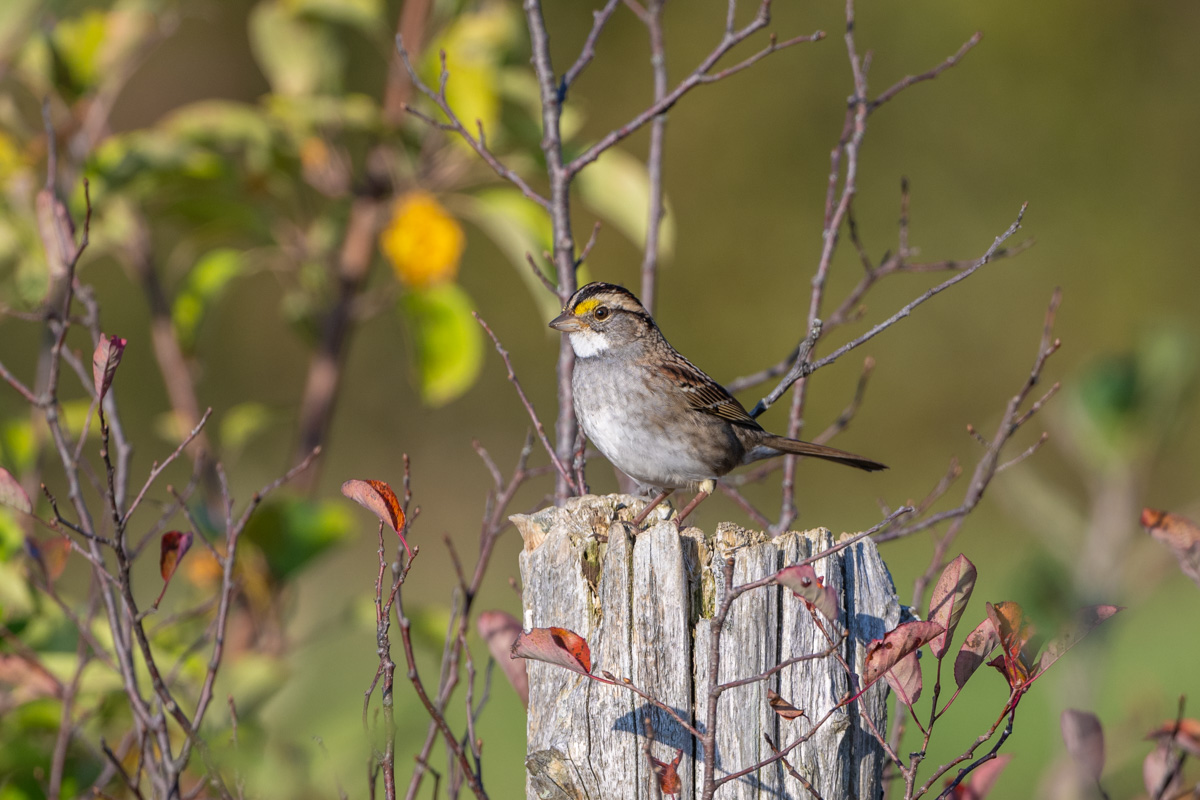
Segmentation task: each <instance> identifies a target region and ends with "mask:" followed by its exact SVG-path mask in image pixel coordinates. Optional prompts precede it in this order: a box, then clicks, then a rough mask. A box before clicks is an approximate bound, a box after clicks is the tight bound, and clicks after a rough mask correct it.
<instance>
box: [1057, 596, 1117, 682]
mask: <svg viewBox="0 0 1200 800" xmlns="http://www.w3.org/2000/svg"><path fill="white" fill-rule="evenodd" d="M1122 610H1123V606H1088V607H1087V608H1084V609H1081V610H1080V611H1079V612H1077V613H1076V615H1075V620H1074V621H1073V622H1072V623H1071V625H1070V627H1068V628H1067V630H1065V631H1064V632H1063V633H1060V634H1059V635H1058V636H1056V637H1054V638H1053V639H1051V640H1050V642H1049V643H1048V644H1047V645H1046V651H1045V652H1044V653H1042V657H1041V659H1040V660H1039V661H1038V668H1037V674H1038V675H1040V674H1041V673H1043V672H1045V671H1046V669H1047V668H1048V667H1049V666H1050V665H1051V664H1053V663H1054V662H1055V661H1058V659H1059V658H1061V657H1062V654H1063V653H1065V652H1067V651H1068V650H1070V649H1071V648H1072V647H1074V646H1075V645H1076V644H1078V643H1079V640H1080V639H1082V638H1083V637H1085V636H1087V635H1088V634H1089V633H1091V632H1092V629H1093V628H1095V627H1096V626H1097V625H1099V624H1100V623H1101V622H1104V620H1106V619H1108V618H1109V617H1111V616H1112V615H1113V614H1116V613H1117V612H1118V611H1122Z"/></svg>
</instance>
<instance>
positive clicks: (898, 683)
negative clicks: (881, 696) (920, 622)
mask: <svg viewBox="0 0 1200 800" xmlns="http://www.w3.org/2000/svg"><path fill="white" fill-rule="evenodd" d="M883 678H884V680H886V681H887V682H888V686H890V687H892V691H893V692H895V693H896V696H897V697H899V698H900V702H901V703H904V705H906V706H908V707H909V708H912V706H913V704H915V703H916V702H917V700H919V699H921V688H922V682H921V660H920V658H919V657H918V653H917V651H915V650H914V651H913V652H911V653H909V654H908V655H906V656H905V657H904V658H902V659H900V660H899V661H897V662H896V666H894V667H892V668H891V669H890V670H888V671H887V673H886V674H885V675H884V676H883Z"/></svg>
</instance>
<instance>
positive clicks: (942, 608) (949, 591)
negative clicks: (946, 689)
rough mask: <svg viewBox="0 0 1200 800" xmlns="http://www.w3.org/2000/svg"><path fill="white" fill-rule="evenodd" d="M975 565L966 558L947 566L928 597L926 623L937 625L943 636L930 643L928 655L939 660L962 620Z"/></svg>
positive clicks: (973, 579)
mask: <svg viewBox="0 0 1200 800" xmlns="http://www.w3.org/2000/svg"><path fill="white" fill-rule="evenodd" d="M975 577H976V571H975V565H974V564H972V563H971V562H970V561H969V560H968V559H967V557H966V556H964V555H961V554H960V555H959V556H958V558H956V559H954V560H953V561H951V562H950V563H949V564H947V565H946V569H945V570H943V571H942V577H940V578H939V579H938V582H937V585H936V586H934V587H933V594H931V595H930V597H929V619H930V620H931V621H933V622H936V623H938V624H940V625H941V626H942V627H944V628H945V629H946V632H945V633H944V634H942V635H941V636H938V637H937V638H936V639H934V640H933V641H932V642H930V643H929V651H930V652H931V653H933V654H934V656H936V657H937V658H941V657H942V656H944V655H945V654H946V651H947V650H949V649H950V640H951V639H952V638H954V629H955V628H957V627H958V622H959V620H960V619H961V618H962V614H963V611H964V610H965V609H966V607H967V602H968V601H969V600H970V599H971V592H972V591H973V590H974V589H975Z"/></svg>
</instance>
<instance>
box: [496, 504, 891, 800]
mask: <svg viewBox="0 0 1200 800" xmlns="http://www.w3.org/2000/svg"><path fill="white" fill-rule="evenodd" d="M644 503H645V501H644V500H641V499H637V498H633V497H631V496H628V495H607V496H603V497H597V496H591V495H589V496H586V497H579V498H574V499H572V500H570V501H568V502H567V504H566V506H564V507H561V508H547V509H545V510H543V511H540V512H538V513H536V514H532V515H518V516H514V517H513V518H512V519H513V521H514V523H515V524H516V526H517V529H518V530H519V531H520V532H521V536H522V538H523V539H524V542H525V548H524V551H523V552H522V554H521V579H522V582H523V585H524V589H523V603H524V611H525V625H526V627H530V626H533V627H546V626H559V627H564V628H569V629H571V630H573V631H575V632H576V633H578V634H579V635H581V636H583V637H584V638H586V639H587V640H588V643H589V645H590V647H591V652H592V664H593V672H595V673H597V674H598V673H599V672H600V671H601V670H604V671H607V672H611V673H613V674H614V675H616V676H617V677H618V678H628V679H630V680H631V681H632V683H633V684H634V685H636V686H638V687H640V688H641V689H643V690H645V691H646V692H648V693H649V694H650V695H651V696H653V697H654V698H655V699H657V700H658V701H660V702H662V703H664V704H666V705H669V706H671V707H672V708H673V709H675V710H676V711H677V712H678V713H679V714H680V716H682V717H683V718H684V719H685V720H687V721H688V722H689V723H690V724H692V725H693V726H696V727H699V728H700V729H701V730H703V728H702V722H703V720H704V719H705V714H706V704H707V701H708V697H707V688H706V687H707V686H708V670H709V667H708V664H709V651H710V649H711V647H710V645H711V638H710V637H711V624H712V622H711V620H712V616H713V614H714V612H715V609H716V608H717V607H718V604H719V603H720V602H721V600H722V596H723V594H724V587H725V573H726V570H728V569H730V568H732V570H733V585H734V586H737V585H739V584H743V583H746V582H749V581H754V580H758V579H760V578H765V577H767V576H769V575H772V574H774V573H775V572H777V571H778V570H779V569H781V568H783V567H785V566H788V565H790V564H795V563H797V562H798V561H800V560H802V559H804V558H807V557H808V556H810V555H812V554H814V553H819V552H821V551H823V550H825V549H827V548H828V547H830V546H832V545H833V544H834V543H835V542H834V539H833V537H832V535H831V534H830V533H829V531H827V530H824V529H817V530H813V531H807V532H803V533H801V532H789V533H786V534H784V535H782V536H779V537H777V538H775V539H771V538H769V537H767V536H766V535H764V534H762V533H759V532H756V531H749V530H745V529H743V528H739V527H737V526H735V525H731V524H728V523H722V524H721V525H719V526H718V528H717V531H716V533H715V534H713V535H706V534H705V533H704V532H702V531H700V530H699V529H697V528H688V529H685V530H684V531H682V532H680V531H677V530H676V528H675V524H674V523H673V522H670V521H661V520H660V521H658V522H655V523H653V524H652V525H651V526H650V527H648V528H647V529H645V530H643V531H641V532H638V533H637V534H636V535H634V531H633V529H632V527H631V526H630V525H629V524H628V520H629V519H631V518H632V517H633V516H634V515H636V514H637V512H638V511H640V510H641V508H642V507H643V506H644ZM813 566H814V568H815V569H816V571H817V574H818V575H820V576H822V577H823V578H824V580H825V581H826V583H827V584H828V585H830V586H832V587H833V588H834V589H835V590H836V591H837V593H838V595H839V597H840V598H841V605H842V616H841V620H842V624H846V625H848V636H847V638H846V640H845V641H844V642H843V643H842V655H843V656H844V657H845V659H846V661H847V663H848V664H850V665H851V666H852V667H854V669H855V671H856V672H858V671H859V670H860V669H861V665H862V658H863V654H864V651H865V648H866V644H867V642H869V641H870V640H872V639H875V638H879V637H881V636H883V634H884V633H885V632H886V631H888V630H890V629H892V628H894V627H895V626H896V624H897V623H898V621H899V616H900V608H899V604H898V602H897V600H896V593H895V589H894V588H893V586H892V582H891V577H890V576H889V574H888V572H887V568H886V567H885V566H884V564H883V562H882V561H881V560H880V558H879V555H878V552H877V551H876V549H875V545H874V544H873V543H872V542H870V541H869V540H866V539H864V540H862V541H860V542H857V543H855V544H854V545H851V546H850V547H848V548H846V549H845V550H842V551H840V552H838V553H836V554H834V555H832V556H829V557H827V558H824V559H821V560H820V561H818V562H816V563H815V564H814V565H813ZM828 648H829V641H828V640H827V639H826V638H825V636H824V634H822V633H821V631H820V630H819V629H818V628H817V626H816V625H815V624H814V622H813V619H812V616H811V613H810V612H809V610H808V609H807V608H806V607H805V605H804V603H803V602H802V601H801V600H799V599H798V598H795V597H794V596H793V595H792V594H791V592H789V591H786V590H781V589H780V588H779V587H778V586H773V585H772V586H766V587H763V588H760V589H756V590H753V591H750V592H748V593H746V594H745V595H744V596H742V597H741V598H739V599H738V600H737V601H736V602H735V603H734V604H733V606H732V608H731V610H730V613H729V617H728V619H727V621H726V625H725V629H724V633H723V635H722V639H721V653H720V661H719V663H720V667H719V673H720V680H721V681H722V682H728V681H732V680H737V679H741V678H746V677H750V676H754V675H757V674H759V673H762V672H764V671H765V670H767V669H769V668H770V667H772V666H775V665H778V664H779V663H780V662H782V661H784V660H786V659H789V658H793V657H795V656H798V655H804V654H810V653H820V652H823V651H825V650H827V649H828ZM528 667H529V719H528V727H527V735H528V754H529V755H528V757H527V760H526V766H527V768H528V780H527V784H526V792H527V797H528V798H541V799H542V800H550V799H552V798H553V799H558V798H565V799H569V800H577V799H581V798H587V799H588V800H601V799H603V800H624V799H626V798H628V799H629V800H633V799H634V798H654V797H657V796H658V795H657V793H656V790H655V789H654V787H653V782H654V777H653V773H652V772H651V769H650V765H649V764H648V763H647V762H646V759H645V756H644V754H643V752H642V747H643V741H644V739H643V737H644V736H645V724H644V721H643V720H644V718H645V715H646V714H647V713H649V714H650V716H651V721H652V725H653V729H654V733H655V743H654V744H653V746H652V752H653V754H654V756H655V758H657V759H659V760H660V761H670V760H671V758H673V757H674V755H675V753H676V751H677V750H680V749H682V750H683V752H684V757H683V761H682V763H681V764H680V767H679V775H680V778H681V779H682V784H683V785H682V791H681V793H680V795H679V797H680V798H684V799H685V800H691V798H694V797H698V796H699V793H700V790H699V786H698V784H699V783H700V782H701V780H702V776H703V766H702V765H701V763H700V757H701V754H702V751H701V748H700V746H699V744H698V743H697V742H696V741H695V740H694V737H693V736H692V735H691V734H690V733H689V732H688V731H687V729H686V728H684V727H683V726H682V725H680V724H679V723H678V722H677V721H675V720H673V719H671V717H670V716H669V715H667V714H666V713H665V712H663V711H661V710H659V709H657V708H654V707H653V706H651V705H649V704H648V703H646V702H645V701H644V700H642V699H641V698H639V697H637V696H636V695H634V694H633V693H632V692H630V691H629V690H627V689H625V688H623V687H620V686H611V685H606V684H603V683H599V682H596V681H592V680H589V679H587V678H585V677H583V676H581V675H578V674H576V673H572V672H569V671H568V670H565V669H562V668H560V667H556V666H553V665H550V664H545V663H541V662H533V661H531V662H529V664H528ZM768 689H770V690H773V691H775V692H778V693H779V695H781V696H782V697H783V698H784V699H785V700H787V701H788V702H790V703H792V704H793V705H794V706H796V707H798V708H802V709H804V711H805V716H803V717H799V718H797V719H794V720H787V719H783V718H781V717H780V716H778V715H777V714H776V713H775V712H774V711H772V710H771V708H770V706H769V705H768V703H767V690H768ZM849 690H850V679H849V677H848V676H847V675H846V672H845V670H844V669H843V668H842V666H841V665H840V664H839V663H838V661H837V660H836V659H834V658H832V657H825V658H818V659H811V660H807V661H801V662H798V663H795V664H791V665H789V666H787V667H785V668H783V669H782V670H780V671H778V672H777V673H775V674H773V675H772V676H770V677H769V678H767V679H765V680H761V681H757V682H753V683H749V684H747V685H744V686H739V687H735V688H732V689H729V690H728V691H726V692H725V693H724V694H723V695H722V696H721V698H720V700H719V703H718V711H719V714H718V717H717V724H716V731H717V749H716V753H717V755H716V759H715V761H716V774H717V777H718V778H720V777H721V776H722V775H728V774H731V773H733V772H737V771H740V770H742V769H744V768H746V767H748V766H750V765H753V764H755V763H757V762H759V761H762V760H763V759H766V758H768V757H770V755H771V750H770V748H769V746H768V745H767V744H766V742H765V741H764V739H763V736H764V734H766V735H768V736H770V737H771V739H772V740H773V741H774V742H776V743H777V744H780V745H781V746H786V745H787V744H788V743H789V742H793V741H795V740H796V739H797V738H798V737H800V736H804V735H806V734H808V733H809V732H810V728H811V727H812V725H813V721H814V720H820V719H821V718H822V717H823V716H824V715H825V714H826V713H827V712H828V711H829V710H830V709H832V708H834V707H835V706H836V705H837V703H838V701H839V699H841V698H842V697H843V696H844V695H845V694H846V693H847V692H848V691H849ZM886 691H887V689H886V686H885V684H884V682H883V681H880V682H879V683H878V684H876V685H875V686H873V687H872V688H871V689H870V690H868V691H867V692H866V693H865V694H864V695H863V697H862V698H861V699H860V701H859V702H856V703H852V704H850V705H848V706H846V707H844V708H841V709H837V710H836V711H834V712H833V713H832V715H831V716H830V717H829V718H828V719H827V720H825V722H824V724H822V725H820V727H819V728H818V730H817V731H816V732H815V733H813V734H812V736H811V738H809V739H808V741H806V742H804V743H803V744H801V745H800V746H799V747H798V748H797V749H796V750H795V751H793V752H792V754H791V755H790V756H789V759H788V760H789V762H790V763H791V764H792V765H793V766H794V767H795V768H796V769H797V770H798V771H800V772H801V774H803V775H804V776H805V777H806V779H807V780H809V781H810V782H811V783H812V784H813V787H814V788H815V789H816V790H817V791H818V792H819V793H820V795H821V797H823V798H825V800H832V799H833V798H844V797H854V798H871V797H878V796H879V795H880V793H881V788H880V787H881V773H882V768H883V761H884V759H883V753H882V750H881V748H880V747H879V744H878V742H877V741H876V740H875V739H874V737H873V736H872V735H871V733H870V731H869V730H868V729H867V728H866V727H865V726H864V721H863V720H862V719H860V717H859V714H860V713H861V712H863V711H865V713H868V714H870V716H871V719H872V720H873V721H874V723H875V725H876V726H877V728H878V729H879V730H880V731H884V730H886V710H885V699H886ZM698 722H699V723H700V724H698ZM716 796H717V797H718V798H722V800H723V799H724V798H806V797H810V796H811V795H810V794H809V793H808V791H807V790H806V789H805V788H804V787H803V785H802V784H801V783H800V782H799V781H797V780H796V779H795V778H793V777H792V776H790V775H788V774H787V773H786V771H785V770H784V769H783V768H782V767H781V766H780V765H779V764H777V763H776V764H771V765H769V766H767V767H764V768H763V769H761V770H759V771H758V772H757V773H752V774H749V775H746V776H743V777H741V778H739V779H737V780H735V781H731V782H730V783H728V784H726V785H725V786H723V787H722V788H721V789H720V790H719V791H718V792H717V794H716Z"/></svg>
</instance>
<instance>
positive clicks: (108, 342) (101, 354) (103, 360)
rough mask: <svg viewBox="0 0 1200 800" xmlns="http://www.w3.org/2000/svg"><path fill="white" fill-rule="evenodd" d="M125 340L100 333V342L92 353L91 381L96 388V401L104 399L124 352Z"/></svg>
mask: <svg viewBox="0 0 1200 800" xmlns="http://www.w3.org/2000/svg"><path fill="white" fill-rule="evenodd" d="M126 342H127V340H126V339H122V338H121V337H120V336H105V335H104V334H100V343H99V344H98V345H96V349H95V351H94V352H93V353H92V381H93V383H94V384H95V389H96V402H100V401H102V400H104V395H106V394H108V389H109V387H110V386H112V382H113V375H115V374H116V372H117V366H118V365H119V364H120V363H121V356H122V355H124V354H125V344H126Z"/></svg>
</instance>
